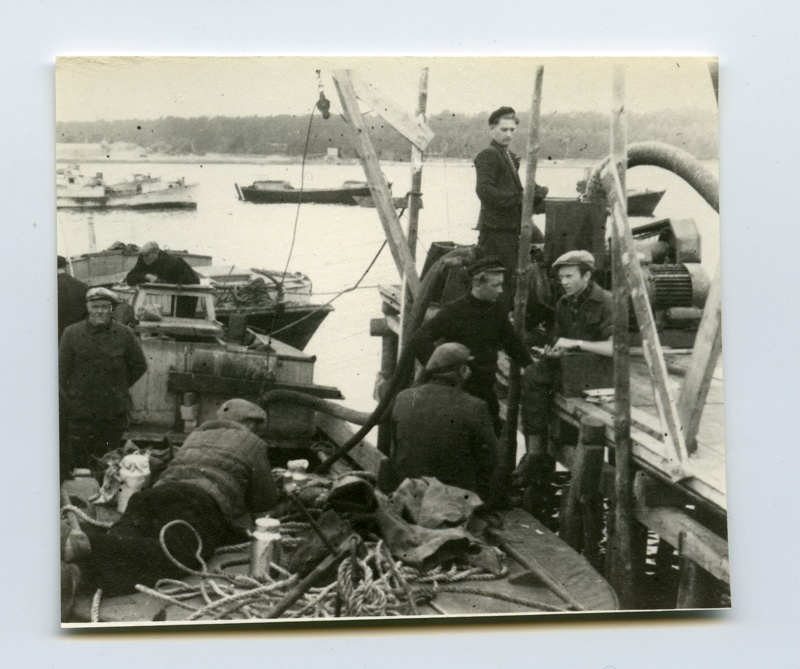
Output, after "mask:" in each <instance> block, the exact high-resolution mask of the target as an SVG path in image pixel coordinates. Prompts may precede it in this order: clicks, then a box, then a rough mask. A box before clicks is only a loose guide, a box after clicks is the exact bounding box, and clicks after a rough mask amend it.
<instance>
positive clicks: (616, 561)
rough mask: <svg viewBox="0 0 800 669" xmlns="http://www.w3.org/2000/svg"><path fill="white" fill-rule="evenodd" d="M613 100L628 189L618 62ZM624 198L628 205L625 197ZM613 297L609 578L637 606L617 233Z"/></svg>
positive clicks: (615, 145) (614, 137)
mask: <svg viewBox="0 0 800 669" xmlns="http://www.w3.org/2000/svg"><path fill="white" fill-rule="evenodd" d="M613 85H614V100H613V103H612V104H613V107H612V111H611V160H612V161H613V163H614V164H615V165H616V166H617V170H618V172H619V175H620V181H621V182H622V192H623V194H624V193H625V169H626V167H627V164H628V156H627V145H628V141H627V125H626V118H625V72H624V70H623V67H622V66H621V65H617V66H616V67H615V68H614V84H613ZM622 204H623V205H624V206H625V207H626V208H627V202H626V201H625V200H623V202H622ZM611 246H612V256H613V265H612V272H613V275H612V276H613V279H612V280H613V303H614V406H615V409H614V443H615V449H614V450H615V466H614V523H613V532H612V533H611V534H610V535H609V541H608V551H609V557H610V572H609V574H608V578H609V581H610V583H611V585H612V586H613V588H614V590H615V591H616V593H617V596H618V597H619V599H620V604H621V605H622V607H623V608H636V592H635V588H634V584H633V579H632V578H631V576H632V575H633V573H634V565H633V555H632V546H631V539H632V532H633V508H632V507H633V472H632V466H633V455H632V447H631V396H630V368H629V355H630V345H629V341H628V327H629V320H628V319H629V314H628V301H629V299H630V296H629V292H628V284H627V282H626V280H625V274H624V272H623V271H622V250H621V248H620V243H619V236H618V235H612V241H611Z"/></svg>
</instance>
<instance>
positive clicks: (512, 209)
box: [475, 107, 548, 311]
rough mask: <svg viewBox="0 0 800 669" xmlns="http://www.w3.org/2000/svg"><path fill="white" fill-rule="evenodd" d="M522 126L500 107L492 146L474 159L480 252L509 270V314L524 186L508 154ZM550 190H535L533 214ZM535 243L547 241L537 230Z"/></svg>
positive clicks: (508, 109)
mask: <svg viewBox="0 0 800 669" xmlns="http://www.w3.org/2000/svg"><path fill="white" fill-rule="evenodd" d="M518 125H519V119H518V118H517V114H516V112H515V111H514V109H513V108H511V107H500V108H499V109H496V110H495V111H493V112H492V113H491V115H490V116H489V132H490V135H491V138H492V140H491V144H490V145H489V147H488V148H486V149H484V150H483V151H481V152H480V153H479V154H478V155H477V157H476V158H475V176H476V186H475V192H476V193H477V194H478V199H479V200H480V201H481V211H480V215H479V216H478V230H479V233H478V248H480V249H481V250H482V251H483V253H484V254H485V255H487V256H494V257H497V258H499V259H500V261H501V262H502V263H503V265H504V266H505V268H506V277H505V296H504V298H503V302H504V305H505V306H506V307H507V311H510V310H511V308H512V301H513V299H514V285H515V282H514V277H515V275H516V270H517V256H518V248H519V234H520V223H521V219H522V195H523V186H522V182H521V181H520V178H519V164H520V161H519V157H518V156H517V155H516V154H514V153H512V152H511V151H510V150H509V148H508V147H509V145H510V144H511V141H512V140H513V138H514V133H515V132H516V130H517V126H518ZM547 191H548V189H547V188H546V187H542V186H536V188H535V193H534V202H533V204H534V211H537V213H538V209H537V208H538V207H540V206H541V205H542V203H543V202H544V198H545V197H546V196H547ZM533 231H534V237H533V239H532V243H534V244H541V243H542V242H543V241H544V237H543V236H542V233H541V232H540V231H539V229H538V228H536V226H534V229H533Z"/></svg>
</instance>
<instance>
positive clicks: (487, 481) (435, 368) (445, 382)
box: [387, 343, 506, 504]
mask: <svg viewBox="0 0 800 669" xmlns="http://www.w3.org/2000/svg"><path fill="white" fill-rule="evenodd" d="M473 360H474V358H473V357H472V355H470V351H469V349H468V348H467V347H466V346H464V345H463V344H455V343H449V344H442V345H441V346H439V347H437V348H436V350H435V351H434V352H433V354H432V355H431V357H430V358H429V359H428V362H427V364H426V365H425V371H424V372H423V376H422V379H421V380H422V381H423V383H422V385H418V386H415V387H413V388H408V389H406V390H403V391H402V392H400V393H399V394H398V395H397V398H396V400H395V404H394V409H393V410H392V417H391V432H392V450H391V454H390V456H389V470H390V472H391V473H392V475H393V477H390V478H393V481H391V484H390V485H388V486H387V487H388V488H391V490H387V492H391V491H392V490H394V489H395V488H396V487H397V486H398V485H399V484H400V483H402V482H403V480H404V479H406V478H419V477H421V476H433V477H435V478H437V479H439V480H440V481H441V482H442V483H445V484H447V485H452V486H457V487H459V488H464V489H466V490H471V491H473V492H475V493H477V494H478V495H479V496H480V497H481V499H483V501H484V502H486V503H487V504H492V503H493V502H494V501H495V498H496V496H497V494H498V493H499V485H500V483H501V481H502V479H503V475H504V474H505V473H506V467H505V466H504V457H503V449H502V447H501V445H500V442H499V441H498V439H497V436H496V435H495V433H494V428H493V425H492V421H491V418H490V416H489V410H488V408H487V406H486V403H485V402H483V401H481V400H479V399H478V398H477V397H473V396H472V395H470V394H469V393H467V392H465V391H464V390H463V389H462V388H463V385H464V382H465V381H467V379H469V377H470V375H471V371H470V366H469V363H470V362H472V361H473Z"/></svg>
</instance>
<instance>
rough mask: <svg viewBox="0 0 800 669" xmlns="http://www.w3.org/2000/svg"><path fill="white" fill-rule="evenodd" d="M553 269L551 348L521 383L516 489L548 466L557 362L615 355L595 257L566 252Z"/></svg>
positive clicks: (610, 313)
mask: <svg viewBox="0 0 800 669" xmlns="http://www.w3.org/2000/svg"><path fill="white" fill-rule="evenodd" d="M553 269H554V270H555V271H556V272H557V273H558V280H559V282H560V283H561V286H562V287H563V288H564V295H563V296H562V297H561V298H560V299H559V301H558V302H557V303H556V314H555V328H554V332H553V337H552V342H553V344H552V346H546V347H545V349H544V358H543V359H542V360H540V361H539V362H537V363H536V364H534V365H531V366H530V367H528V369H526V370H525V374H524V375H523V377H522V397H523V401H522V404H521V417H522V428H523V432H524V434H525V445H526V454H525V456H524V457H523V459H522V460H521V461H520V464H519V466H518V467H517V469H516V471H515V472H514V478H515V479H516V481H517V483H519V484H524V483H527V482H530V480H531V479H532V478H535V477H536V476H537V474H538V473H541V472H546V470H548V469H549V468H550V466H551V465H552V462H551V461H550V458H549V455H548V453H547V446H546V434H547V425H548V421H549V413H550V408H551V405H552V401H553V393H554V392H555V385H556V382H557V380H558V378H559V373H560V363H559V360H560V358H561V357H562V356H563V355H564V353H566V352H568V351H585V352H587V353H593V354H595V355H602V356H605V357H611V356H613V355H614V346H613V340H612V334H613V329H614V323H613V318H614V317H613V308H612V300H611V295H610V294H609V293H608V292H607V291H605V290H603V289H602V288H600V286H598V285H597V284H596V283H595V282H594V281H592V271H593V270H594V256H593V255H592V254H591V253H589V252H588V251H569V252H567V253H565V254H564V255H562V256H561V257H560V258H558V259H557V260H556V261H555V262H554V263H553Z"/></svg>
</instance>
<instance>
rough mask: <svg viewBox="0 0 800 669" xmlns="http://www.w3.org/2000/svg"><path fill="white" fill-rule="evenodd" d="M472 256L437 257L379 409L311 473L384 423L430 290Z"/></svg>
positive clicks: (467, 252)
mask: <svg viewBox="0 0 800 669" xmlns="http://www.w3.org/2000/svg"><path fill="white" fill-rule="evenodd" d="M472 254H473V248H472V247H464V248H459V249H453V250H452V251H450V252H448V253H446V254H445V255H443V256H442V257H441V258H439V259H438V260H437V261H436V262H435V263H434V264H433V265H432V266H431V268H430V269H429V270H428V271H427V272H426V273H425V276H424V277H423V279H422V281H421V282H420V285H419V290H418V291H417V297H416V299H415V300H414V306H413V307H412V309H411V314H410V318H409V320H410V325H409V337H408V340H407V342H408V343H407V344H406V346H404V347H403V351H402V353H401V354H400V357H399V359H398V360H397V366H396V367H395V370H394V374H392V377H391V379H389V385H388V386H387V388H386V391H385V392H384V394H383V397H382V398H381V400H380V401H379V402H378V406H377V407H375V410H374V411H373V412H372V413H371V414H370V416H369V419H368V420H367V422H366V423H364V424H363V426H362V427H361V429H360V430H358V432H356V433H355V434H354V435H353V436H352V437H350V439H348V440H347V441H346V442H345V443H344V444H342V446H341V447H340V448H338V449H337V450H336V452H335V453H334V454H333V455H331V457H329V458H328V459H327V460H324V461H323V462H321V463H320V464H319V465H317V467H316V469H314V470H313V471H314V473H317V474H324V473H325V472H326V471H328V469H329V468H330V467H331V465H333V463H334V462H336V461H337V460H339V459H340V458H341V457H342V456H344V455H346V454H347V453H348V452H349V451H350V450H351V449H353V448H355V446H356V445H357V444H358V443H360V442H361V440H362V439H364V437H366V436H367V435H368V434H369V432H370V430H371V429H372V428H373V427H375V426H376V425H377V424H378V423H380V422H381V421H382V420H383V418H384V414H386V413H388V410H389V408H390V407H391V405H392V402H394V398H395V396H396V395H397V393H399V392H400V391H401V390H403V388H405V387H406V385H407V379H408V377H409V374H408V372H409V371H410V369H411V367H412V365H413V364H414V347H413V346H412V345H410V344H411V339H412V338H413V335H414V333H416V331H417V330H418V329H419V326H420V325H421V324H422V321H423V319H424V317H425V312H426V311H427V310H428V306H429V305H430V302H431V296H432V293H433V288H434V287H435V286H436V283H437V280H438V279H439V278H440V277H441V275H442V273H443V272H444V269H445V268H446V267H450V266H452V265H455V264H458V263H459V262H460V263H463V262H464V260H466V259H470V258H472ZM274 392H279V391H274Z"/></svg>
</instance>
